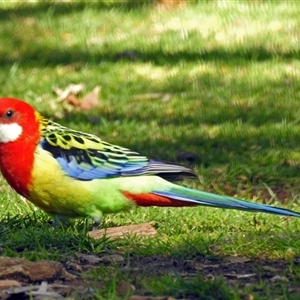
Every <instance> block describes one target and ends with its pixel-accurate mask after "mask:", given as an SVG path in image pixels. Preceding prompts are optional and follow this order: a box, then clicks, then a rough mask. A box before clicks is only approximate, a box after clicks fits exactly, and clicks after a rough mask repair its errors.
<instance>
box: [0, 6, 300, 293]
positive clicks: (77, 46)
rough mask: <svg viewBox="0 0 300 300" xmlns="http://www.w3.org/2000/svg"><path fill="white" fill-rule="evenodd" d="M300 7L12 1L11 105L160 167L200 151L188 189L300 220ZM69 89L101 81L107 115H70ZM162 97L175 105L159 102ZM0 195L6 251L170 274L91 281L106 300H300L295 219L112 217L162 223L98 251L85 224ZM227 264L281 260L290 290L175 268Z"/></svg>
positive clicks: (186, 213) (5, 92) (6, 90)
mask: <svg viewBox="0 0 300 300" xmlns="http://www.w3.org/2000/svg"><path fill="white" fill-rule="evenodd" d="M195 2H197V1H195ZM299 9H300V4H298V3H297V2H291V1H290V2H285V1H274V2H272V1H260V2H252V1H247V2H241V1H220V2H218V1H215V2H212V1H203V2H201V1H199V2H198V3H194V4H193V5H187V6H183V7H180V8H177V9H170V10H162V9H161V10H160V9H157V8H155V7H153V5H151V4H144V5H134V3H133V2H130V1H129V3H127V2H126V3H125V2H124V3H123V4H120V3H113V2H112V3H108V2H105V1H104V2H102V3H101V2H99V3H83V2H82V3H44V2H41V3H39V2H37V3H28V4H25V3H23V4H20V3H14V4H8V3H1V4H0V16H1V18H0V40H1V43H0V66H1V67H0V84H1V95H2V96H14V97H18V98H21V99H24V100H26V101H28V102H29V103H31V104H32V105H34V106H35V107H36V108H37V109H38V110H39V111H40V112H41V113H43V114H44V115H45V116H47V117H50V118H52V119H54V120H55V121H57V122H59V123H61V124H64V125H66V126H70V127H72V128H75V129H78V130H83V131H88V132H92V133H95V134H97V135H99V136H101V137H102V138H103V139H104V140H106V141H108V142H112V143H115V144H119V145H123V146H126V147H128V148H131V149H134V150H136V151H139V152H141V153H143V154H145V155H148V156H151V157H155V158H160V159H165V160H171V161H172V160H173V161H176V159H177V155H178V153H179V152H181V151H190V152H192V153H195V154H197V156H198V159H197V161H196V165H195V169H196V171H197V173H198V174H199V180H196V181H186V182H184V185H187V186H189V187H192V188H197V189H203V190H208V191H212V192H216V193H221V194H228V195H234V196H238V197H241V198H244V199H250V200H253V201H273V202H274V203H276V204H277V205H281V203H280V204H279V202H285V203H286V206H287V207H288V208H291V209H295V210H300V209H298V202H299V192H300V189H299V182H300V180H299V170H300V143H299V136H300V127H299V122H300V118H299V112H300V102H299V98H300V83H299V82H300V81H299V79H300V71H299V70H300V62H299V28H300V19H299V17H298V15H299ZM71 82H72V83H79V82H82V83H84V84H85V86H86V90H87V91H89V90H91V89H93V88H94V86H96V85H100V86H101V87H102V90H101V105H100V107H99V108H98V109H94V110H93V111H90V112H80V111H73V112H71V113H67V114H65V115H64V117H63V118H62V119H59V118H58V117H57V114H56V113H57V111H54V110H53V109H51V105H50V103H51V102H52V101H53V100H54V99H55V96H54V95H53V93H52V89H53V88H54V87H62V88H63V87H65V86H67V85H68V84H69V83H71ZM154 93H161V95H162V97H163V95H166V94H170V95H171V98H170V100H169V101H163V100H162V97H158V99H152V98H151V97H150V96H147V94H154ZM141 94H143V95H144V97H137V96H139V95H141ZM59 109H60V108H59ZM61 110H62V108H61ZM91 117H96V118H97V122H96V123H95V122H91V121H90V120H91ZM1 187H2V190H1V202H0V212H1V214H0V254H1V255H4V256H17V257H25V258H28V259H30V260H39V259H53V260H58V261H61V262H62V263H66V262H67V261H68V260H69V259H70V257H73V256H75V254H76V253H77V252H84V253H93V254H96V255H99V256H102V255H104V254H105V253H106V252H107V251H113V252H114V251H119V252H121V253H122V255H124V257H126V258H127V259H128V260H129V261H130V260H131V259H132V260H134V261H135V260H136V261H135V264H136V266H135V267H136V268H137V269H139V270H140V268H142V266H143V263H145V261H144V260H145V259H146V258H147V259H151V258H153V261H155V259H158V260H159V266H158V267H157V266H156V267H155V264H154V263H153V262H151V260H150V261H147V263H145V267H144V270H143V271H141V272H140V271H138V272H136V271H132V270H131V271H128V269H126V268H124V266H123V265H118V264H116V265H109V266H107V265H104V266H103V265H101V266H99V267H97V268H94V269H92V270H89V271H87V272H86V273H85V274H84V276H85V277H84V282H85V283H86V284H92V283H91V282H92V281H97V279H98V278H101V281H102V282H103V285H102V286H101V288H100V287H97V285H95V286H96V287H95V289H94V292H93V296H92V297H94V298H95V299H118V297H120V299H123V298H124V295H123V296H118V294H117V291H116V290H117V286H118V284H119V282H121V281H127V282H130V283H132V284H133V285H134V286H135V287H136V291H135V292H134V293H137V294H145V295H154V296H155V295H169V296H173V297H177V298H191V299H200V298H201V299H245V298H247V297H248V296H249V295H250V294H251V295H254V298H255V299H275V298H276V297H277V298H278V299H297V297H299V293H300V292H299V290H298V289H297V288H296V287H297V285H299V273H300V269H299V265H298V260H299V257H300V250H299V249H300V239H299V236H298V232H299V230H300V225H299V221H298V220H296V219H286V218H281V217H276V216H269V215H262V214H255V215H254V214H252V213H244V212H239V211H224V210H215V209H208V208H180V209H169V208H147V209H139V210H134V211H132V212H130V213H127V214H118V215H109V216H107V217H106V218H105V220H104V224H103V227H111V226H119V225H126V224H138V223H142V222H148V221H153V222H154V224H155V227H156V228H157V231H158V237H155V238H148V239H142V238H139V237H128V238H127V239H125V240H117V241H113V242H112V241H110V240H106V239H104V240H101V241H93V240H91V239H89V238H87V237H86V235H85V233H86V228H87V227H86V225H87V223H86V222H85V221H84V220H79V221H78V222H76V223H75V224H74V225H73V226H71V227H70V228H56V229H55V230H52V229H51V228H50V225H49V224H48V221H49V218H48V217H47V216H46V215H45V214H44V213H43V212H41V211H40V210H36V209H35V208H34V207H33V206H32V205H31V204H25V203H24V202H23V201H22V200H20V197H19V196H17V195H16V194H15V193H14V192H12V191H10V190H9V189H8V188H7V185H6V183H5V182H4V181H3V182H1ZM88 225H90V223H88ZM228 256H242V257H249V258H251V263H250V264H251V265H253V268H254V269H253V270H254V271H253V272H257V274H260V270H261V268H262V266H261V264H262V263H264V262H268V263H269V264H272V265H276V264H278V265H280V266H281V267H280V270H281V271H280V272H278V274H279V275H284V276H286V277H287V278H288V279H289V282H279V283H270V277H272V276H271V275H270V276H269V277H268V276H266V274H265V273H266V272H265V271H261V272H262V273H261V275H257V277H256V280H255V281H253V282H247V280H245V279H240V280H237V281H236V282H235V283H234V284H233V283H232V282H230V280H228V278H227V277H226V276H225V277H224V276H222V274H223V273H226V271H224V272H223V273H222V271H220V272H219V273H218V272H217V273H218V274H215V277H216V279H215V280H211V279H209V278H210V277H209V276H207V275H209V274H207V273H205V272H206V271H203V270H202V271H201V270H198V271H197V270H195V269H193V268H192V269H193V270H192V271H187V269H185V267H182V270H185V272H186V273H193V276H186V274H185V273H184V272H183V273H182V272H181V271H178V270H179V269H180V267H178V268H177V267H176V266H175V267H174V266H173V265H172V263H170V262H171V261H177V263H179V264H184V263H186V262H187V263H189V262H191V261H192V262H194V263H196V262H198V263H199V262H201V261H202V260H207V261H210V262H214V261H216V262H218V264H222V263H223V259H224V257H228ZM162 258H164V259H165V261H166V264H168V263H170V265H168V267H164V266H163V261H164V259H162ZM147 266H148V267H147ZM240 268H241V270H243V268H245V264H244V265H242V266H240ZM129 269H130V268H129ZM153 269H155V272H154V271H153ZM180 270H181V269H180ZM213 270H214V269H212V271H211V272H213ZM262 270H263V269H262ZM241 272H242V271H241ZM242 273H243V272H242ZM276 274H277V273H276ZM223 275H224V274H223ZM247 283H249V284H248V285H247ZM95 284H96V283H95ZM78 298H80V295H78ZM249 299H250V298H249Z"/></svg>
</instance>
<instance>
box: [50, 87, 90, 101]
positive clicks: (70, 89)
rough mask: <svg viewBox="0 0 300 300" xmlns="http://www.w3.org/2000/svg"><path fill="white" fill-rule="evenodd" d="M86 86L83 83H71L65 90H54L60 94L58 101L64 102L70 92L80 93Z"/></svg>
mask: <svg viewBox="0 0 300 300" xmlns="http://www.w3.org/2000/svg"><path fill="white" fill-rule="evenodd" d="M84 88H85V86H84V84H83V83H79V84H73V83H71V84H69V85H68V86H67V87H66V88H65V89H64V90H62V89H60V88H55V89H54V90H53V91H54V93H55V94H56V95H57V96H58V98H57V102H62V101H64V100H66V99H67V98H68V96H69V95H70V94H73V95H78V94H79V93H80V92H82V91H83V90H84Z"/></svg>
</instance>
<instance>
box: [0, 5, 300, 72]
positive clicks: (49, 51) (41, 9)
mask: <svg viewBox="0 0 300 300" xmlns="http://www.w3.org/2000/svg"><path fill="white" fill-rule="evenodd" d="M138 3H139V4H138ZM151 3H153V1H151V0H145V1H139V2H138V1H130V0H128V1H125V2H122V3H118V2H115V3H108V2H106V1H101V2H91V3H84V2H73V3H61V2H60V3H57V2H55V3H53V2H52V3H51V2H40V3H38V4H35V5H29V4H24V5H22V6H19V7H17V8H13V9H9V8H8V9H2V10H0V19H1V22H0V24H1V23H3V24H5V22H7V20H10V19H11V20H12V22H16V20H18V18H26V17H28V18H37V17H40V15H43V16H44V15H45V13H47V11H50V12H51V14H52V15H53V16H55V17H56V16H59V15H64V14H70V13H73V12H80V11H82V10H84V9H85V8H86V7H88V8H93V9H95V10H99V11H101V10H111V9H113V8H115V9H118V10H121V11H122V10H123V11H124V12H125V13H126V11H127V10H129V9H140V8H141V7H145V6H147V5H149V4H151ZM2 26H3V25H2ZM15 30H17V31H19V30H20V28H17V27H16V28H15ZM2 32H3V34H2V38H7V39H9V40H10V41H12V44H13V46H14V48H15V49H24V48H25V49H24V50H23V51H22V52H20V54H19V55H18V56H17V57H12V56H11V49H10V48H9V47H8V48H7V50H6V51H7V52H6V53H2V54H1V56H0V64H1V65H2V66H6V65H12V64H13V63H15V62H18V63H20V64H22V65H23V66H30V67H33V66H39V67H42V66H55V65H58V64H70V63H76V62H82V63H84V64H85V63H87V62H88V63H92V64H93V63H94V64H99V63H101V62H116V61H118V60H119V59H120V58H121V59H124V60H134V61H140V62H152V63H154V64H156V65H168V64H170V65H174V64H177V63H179V62H194V61H199V60H203V61H214V62H221V63H223V64H230V65H232V64H236V65H239V64H241V63H245V61H266V60H271V59H274V58H278V59H285V60H286V59H298V58H299V56H300V52H299V51H295V50H290V51H286V52H279V51H276V50H274V51H272V50H268V49H267V48H265V47H261V46H259V47H252V48H249V47H248V48H247V49H244V48H234V49H223V48H214V49H211V50H205V49H201V48H199V51H176V50H175V51H163V50H153V51H151V50H143V51H140V49H121V50H115V51H114V50H111V49H110V50H109V51H107V52H105V51H102V52H96V51H95V52H92V51H89V50H88V49H84V48H83V49H76V48H75V47H70V48H64V49H60V48H59V47H60V46H61V45H60V44H59V43H58V44H57V46H58V47H57V48H56V47H52V46H51V45H49V44H48V45H47V46H41V45H39V44H38V42H36V41H35V40H34V39H33V40H31V41H30V47H24V45H27V44H28V42H26V40H27V39H28V37H26V34H24V35H20V34H14V33H13V32H11V30H10V29H8V31H7V32H5V30H2ZM4 51H5V50H4ZM122 51H124V52H127V53H128V52H131V53H133V55H126V54H125V55H123V52H122Z"/></svg>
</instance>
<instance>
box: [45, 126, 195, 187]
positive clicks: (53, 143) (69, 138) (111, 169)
mask: <svg viewBox="0 0 300 300" xmlns="http://www.w3.org/2000/svg"><path fill="white" fill-rule="evenodd" d="M51 124H52V126H53V128H54V129H56V131H55V130H53V129H52V130H51V131H45V132H43V136H42V139H41V141H40V146H41V147H42V148H43V149H44V150H46V151H48V152H50V153H51V154H52V155H53V157H54V158H55V159H56V161H57V162H58V164H59V165H60V166H61V168H62V170H63V171H64V172H65V173H66V174H68V175H69V176H71V177H73V178H76V179H78V180H93V179H101V178H110V177H119V176H139V175H153V174H155V175H158V176H161V177H163V178H165V179H169V180H173V181H175V180H182V179H183V178H195V177H196V175H195V173H194V171H193V170H191V169H190V168H187V167H184V166H181V165H177V164H174V163H165V162H161V161H156V160H153V159H148V158H147V157H145V156H142V155H140V154H139V153H137V152H133V151H131V150H129V149H126V148H123V147H119V146H116V145H111V144H109V143H106V142H104V141H102V140H101V139H99V138H98V137H96V136H94V135H90V134H86V133H81V132H77V131H74V130H70V129H67V128H65V127H63V128H62V127H57V126H59V125H57V124H55V123H51ZM53 124H55V125H53Z"/></svg>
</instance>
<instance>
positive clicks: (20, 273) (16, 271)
mask: <svg viewBox="0 0 300 300" xmlns="http://www.w3.org/2000/svg"><path fill="white" fill-rule="evenodd" d="M0 278H5V279H10V278H12V279H18V280H20V281H22V280H23V281H24V280H29V281H33V282H36V281H42V280H55V279H59V278H65V279H74V278H76V276H74V275H72V274H70V273H68V272H67V271H65V270H64V269H63V267H62V264H61V263H59V262H56V261H50V260H41V261H38V262H31V261H27V260H25V259H21V258H11V257H0Z"/></svg>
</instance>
